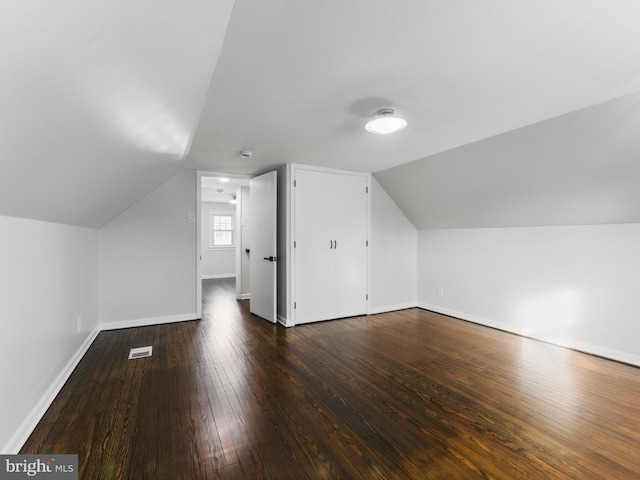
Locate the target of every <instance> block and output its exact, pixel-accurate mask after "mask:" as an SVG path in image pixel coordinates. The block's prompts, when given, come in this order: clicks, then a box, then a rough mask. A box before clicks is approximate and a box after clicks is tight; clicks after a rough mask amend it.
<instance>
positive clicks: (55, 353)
mask: <svg viewBox="0 0 640 480" xmlns="http://www.w3.org/2000/svg"><path fill="white" fill-rule="evenodd" d="M0 299H1V300H0V319H2V320H1V321H2V334H1V335H0V365H1V367H2V368H0V385H2V394H1V395H0V452H2V453H17V450H18V449H19V448H20V447H21V446H22V444H23V443H24V441H25V440H26V438H27V436H28V435H29V433H30V432H31V430H32V429H33V427H34V426H35V424H36V423H37V421H38V420H39V419H40V417H41V416H42V414H44V411H45V410H46V408H47V407H48V405H49V402H50V401H51V400H52V399H53V397H54V396H55V394H56V393H57V391H58V389H59V388H60V387H62V384H63V383H64V381H65V380H66V378H67V376H68V375H69V374H70V373H71V371H72V369H73V368H74V367H75V364H76V362H77V361H78V360H79V358H80V356H81V354H82V353H84V350H85V348H87V347H88V345H89V343H90V341H91V340H93V338H94V336H95V333H96V329H97V325H98V231H97V230H94V229H89V228H81V227H73V226H68V225H61V224H55V223H46V222H39V221H34V220H26V219H20V218H11V217H1V216H0Z"/></svg>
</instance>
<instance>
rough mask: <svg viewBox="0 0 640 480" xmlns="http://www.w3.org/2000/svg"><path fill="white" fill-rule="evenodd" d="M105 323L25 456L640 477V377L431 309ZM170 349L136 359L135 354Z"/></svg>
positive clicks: (137, 474)
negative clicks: (296, 321)
mask: <svg viewBox="0 0 640 480" xmlns="http://www.w3.org/2000/svg"><path fill="white" fill-rule="evenodd" d="M203 297H204V302H205V308H204V310H203V319H202V320H201V321H196V322H185V323H178V324H171V325H159V326H153V327H142V328H135V329H126V330H117V331H110V332H102V333H101V334H100V335H99V336H98V338H97V339H96V341H95V342H94V344H93V345H92V346H91V348H90V349H89V351H88V352H87V354H86V355H85V357H84V358H83V359H82V361H81V362H80V364H79V365H78V367H77V368H76V370H75V371H74V372H73V374H72V375H71V377H70V378H69V381H68V382H67V384H66V385H65V387H64V388H63V389H62V391H61V392H60V394H59V395H58V397H57V398H56V400H55V401H54V403H53V404H52V405H51V407H50V409H49V410H48V411H47V413H46V414H45V416H44V417H43V419H42V421H41V422H40V424H39V425H38V427H37V428H36V429H35V431H34V432H33V434H32V435H31V437H30V438H29V439H28V440H27V442H26V443H25V445H24V447H23V448H22V451H21V453H78V454H79V456H80V458H79V460H80V478H91V479H147V478H154V479H163V478H171V479H218V478H222V479H227V478H228V479H245V478H250V479H254V478H256V479H260V478H264V479H275V478H277V479H304V478H330V479H339V478H344V479H358V478H362V479H395V478H397V479H406V478H411V479H419V478H453V479H456V478H460V479H467V480H468V479H474V478H494V479H516V478H517V479H527V478H529V479H541V478H544V479H578V478H580V479H583V478H589V479H598V478H602V479H611V478H616V479H637V478H640V453H638V452H640V403H639V402H638V398H640V369H638V368H635V367H632V366H629V365H624V364H620V363H616V362H611V361H607V360H604V359H601V358H597V357H593V356H589V355H585V354H581V353H578V352H573V351H570V350H567V349H563V348H559V347H555V346H552V345H549V344H545V343H541V342H536V341H534V340H530V339H526V338H522V337H518V336H515V335H510V334H507V333H504V332H499V331H496V330H493V329H489V328H485V327H481V326H478V325H474V324H471V323H467V322H463V321H460V320H456V319H452V318H449V317H445V316H441V315H437V314H434V313H431V312H426V311H423V310H418V309H411V310H404V311H400V312H394V313H388V314H381V315H375V316H369V317H356V318H349V319H343V320H338V321H331V322H322V323H317V324H309V325H304V326H299V327H295V328H293V329H285V328H283V327H281V326H279V325H273V324H270V323H268V322H266V321H264V320H262V319H259V318H257V317H255V316H253V315H251V314H250V313H249V311H248V305H247V303H248V302H247V301H240V302H238V301H236V300H235V297H234V286H233V284H232V282H230V281H228V280H209V281H205V288H204V295H203ZM144 345H153V347H154V351H153V356H152V357H150V358H141V359H136V360H127V354H128V352H129V349H130V348H133V347H139V346H144Z"/></svg>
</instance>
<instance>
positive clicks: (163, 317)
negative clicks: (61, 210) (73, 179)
mask: <svg viewBox="0 0 640 480" xmlns="http://www.w3.org/2000/svg"><path fill="white" fill-rule="evenodd" d="M196 211H197V209H196V172H195V171H192V170H186V171H182V172H180V173H178V174H176V175H175V176H173V177H172V178H171V179H169V180H168V181H167V182H165V183H164V184H162V185H161V186H160V187H158V188H157V189H156V190H154V191H153V192H151V193H150V194H148V195H147V196H146V197H144V198H143V199H141V200H140V201H138V202H136V203H135V204H133V205H132V206H131V207H129V208H128V209H127V210H125V211H124V212H122V213H121V214H120V215H118V216H117V217H116V218H114V219H113V220H112V221H110V222H109V223H107V224H106V225H105V226H104V227H102V228H101V229H100V326H101V328H103V329H105V328H121V327H124V326H135V325H145V324H151V323H162V322H171V321H179V320H189V319H195V318H196V286H197V283H196V282H197V279H196V275H197V272H196V249H197V246H196V224H195V221H194V223H188V222H187V218H188V215H189V214H193V215H194V218H195V214H196Z"/></svg>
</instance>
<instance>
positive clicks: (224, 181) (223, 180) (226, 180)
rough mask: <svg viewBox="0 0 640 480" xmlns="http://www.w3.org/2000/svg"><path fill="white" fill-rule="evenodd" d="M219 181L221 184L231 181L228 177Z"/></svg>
mask: <svg viewBox="0 0 640 480" xmlns="http://www.w3.org/2000/svg"><path fill="white" fill-rule="evenodd" d="M218 180H220V182H222V183H227V182H228V181H229V179H228V178H226V177H222V178H219V179H218Z"/></svg>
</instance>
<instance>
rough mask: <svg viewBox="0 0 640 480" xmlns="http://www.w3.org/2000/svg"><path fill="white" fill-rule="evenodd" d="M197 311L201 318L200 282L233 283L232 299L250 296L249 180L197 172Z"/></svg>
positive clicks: (240, 177)
mask: <svg viewBox="0 0 640 480" xmlns="http://www.w3.org/2000/svg"><path fill="white" fill-rule="evenodd" d="M197 201H198V214H197V220H198V228H197V231H198V236H197V242H198V246H197V250H198V266H197V310H198V312H197V313H198V318H201V316H202V282H203V281H207V280H211V279H221V280H222V279H225V281H227V282H228V281H233V282H234V283H235V292H236V298H238V299H248V298H249V296H250V290H249V288H250V283H249V282H250V274H249V255H250V251H249V244H248V243H249V233H248V224H249V222H248V217H249V211H248V209H249V178H248V177H244V176H230V175H226V174H218V173H211V172H198V185H197Z"/></svg>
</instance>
